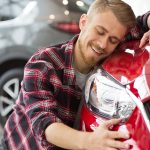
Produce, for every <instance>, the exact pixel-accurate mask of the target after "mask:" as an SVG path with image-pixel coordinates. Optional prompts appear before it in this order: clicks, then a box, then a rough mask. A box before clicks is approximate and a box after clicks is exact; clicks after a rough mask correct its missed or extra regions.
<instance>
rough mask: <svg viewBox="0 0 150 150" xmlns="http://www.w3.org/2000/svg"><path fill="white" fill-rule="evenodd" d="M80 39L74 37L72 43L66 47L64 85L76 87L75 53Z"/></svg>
mask: <svg viewBox="0 0 150 150" xmlns="http://www.w3.org/2000/svg"><path fill="white" fill-rule="evenodd" d="M77 39H78V35H76V36H74V37H73V38H72V39H71V40H70V41H68V42H67V43H66V46H65V66H64V76H63V84H67V85H75V82H76V78H75V69H74V67H73V63H72V61H73V53H74V45H75V42H76V41H77Z"/></svg>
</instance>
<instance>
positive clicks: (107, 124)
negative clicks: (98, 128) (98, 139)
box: [102, 118, 122, 129]
mask: <svg viewBox="0 0 150 150" xmlns="http://www.w3.org/2000/svg"><path fill="white" fill-rule="evenodd" d="M121 120H122V119H121V118H119V119H111V120H108V121H105V122H104V123H103V124H102V127H106V128H107V129H108V128H111V127H113V126H114V125H117V124H119V123H120V122H121Z"/></svg>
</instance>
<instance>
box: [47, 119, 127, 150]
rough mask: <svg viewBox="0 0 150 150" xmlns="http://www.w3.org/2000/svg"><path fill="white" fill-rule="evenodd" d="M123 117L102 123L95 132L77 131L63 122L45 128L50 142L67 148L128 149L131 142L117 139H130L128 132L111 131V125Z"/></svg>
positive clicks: (90, 149)
mask: <svg viewBox="0 0 150 150" xmlns="http://www.w3.org/2000/svg"><path fill="white" fill-rule="evenodd" d="M120 120H121V119H112V120H109V121H106V122H105V123H103V124H101V125H100V126H99V127H98V128H96V130H95V131H94V132H83V131H77V130H75V129H72V128H70V127H68V126H66V125H65V124H63V123H52V124H51V125H49V126H48V127H47V128H46V130H45V136H46V139H47V141H48V142H50V143H52V144H54V145H57V146H59V147H62V148H65V149H76V150H77V149H78V150H100V149H103V150H105V149H109V148H110V149H114V150H115V149H116V150H117V149H122V148H124V149H128V148H129V144H127V143H124V142H121V141H119V140H117V139H120V138H124V139H128V138H129V135H128V133H122V132H119V131H110V130H109V127H111V126H113V125H116V124H118V123H119V122H120Z"/></svg>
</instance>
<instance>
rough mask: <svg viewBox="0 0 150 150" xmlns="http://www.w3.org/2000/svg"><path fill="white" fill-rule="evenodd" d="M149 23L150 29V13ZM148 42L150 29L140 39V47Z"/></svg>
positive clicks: (149, 40) (149, 41)
mask: <svg viewBox="0 0 150 150" xmlns="http://www.w3.org/2000/svg"><path fill="white" fill-rule="evenodd" d="M147 25H148V27H149V29H150V15H149V16H148V19H147ZM147 43H149V44H150V30H149V31H147V32H146V33H145V34H144V35H143V37H142V39H141V41H140V46H139V47H140V48H141V47H143V46H144V45H145V44H147Z"/></svg>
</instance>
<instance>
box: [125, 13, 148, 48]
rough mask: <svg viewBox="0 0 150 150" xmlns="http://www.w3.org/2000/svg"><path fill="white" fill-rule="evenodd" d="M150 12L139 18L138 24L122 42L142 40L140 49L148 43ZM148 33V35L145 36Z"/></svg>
mask: <svg viewBox="0 0 150 150" xmlns="http://www.w3.org/2000/svg"><path fill="white" fill-rule="evenodd" d="M149 29H150V11H148V12H147V13H145V14H143V15H141V16H138V17H137V24H136V26H135V27H134V28H132V29H131V30H130V31H129V33H128V34H127V35H126V37H125V38H124V39H123V41H122V42H126V41H130V40H137V39H138V40H141V42H140V47H142V46H144V45H145V44H146V42H147V37H148V36H149V35H150V31H149ZM145 33H147V34H145Z"/></svg>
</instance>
